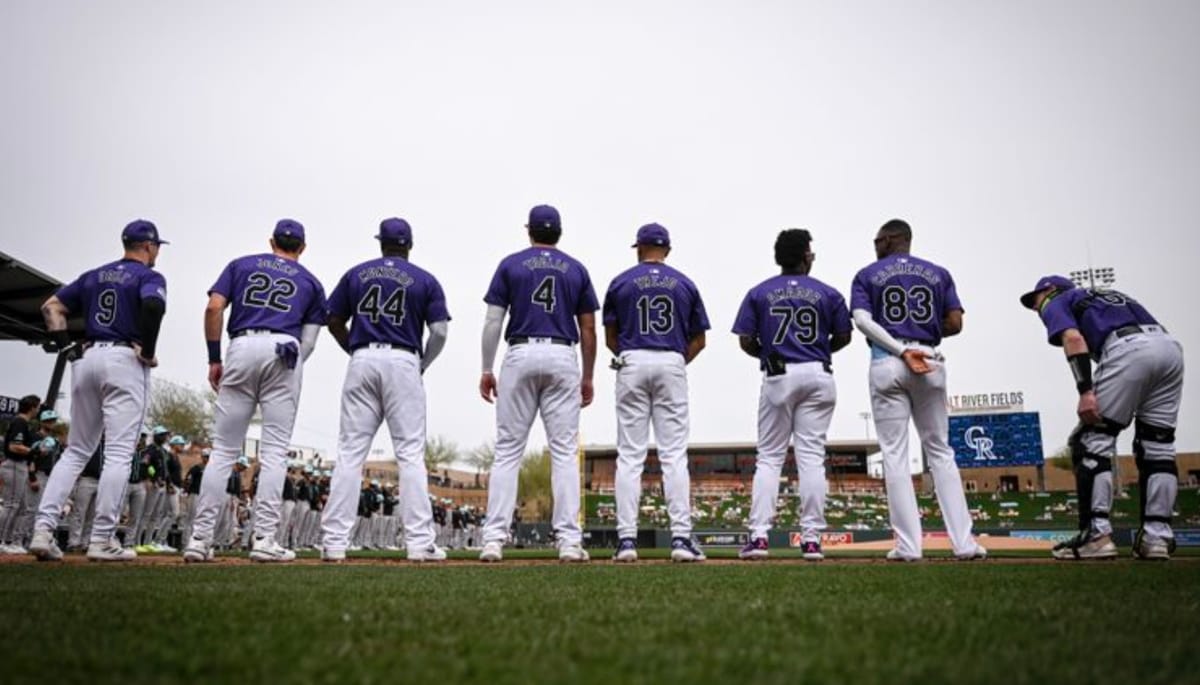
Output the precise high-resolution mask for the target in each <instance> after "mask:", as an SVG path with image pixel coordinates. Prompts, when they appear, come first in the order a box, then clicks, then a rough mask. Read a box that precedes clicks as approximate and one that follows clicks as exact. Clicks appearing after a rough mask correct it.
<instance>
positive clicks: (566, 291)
mask: <svg viewBox="0 0 1200 685" xmlns="http://www.w3.org/2000/svg"><path fill="white" fill-rule="evenodd" d="M483 299H484V302H487V303H488V304H490V305H495V306H500V307H506V308H508V315H509V320H508V326H507V328H506V329H505V333H504V337H505V338H506V339H512V338H514V337H548V338H557V339H559V340H565V341H568V342H572V343H575V342H579V326H578V324H577V323H576V319H575V317H576V316H578V315H580V314H585V313H591V312H594V311H595V310H596V309H597V303H596V293H595V290H594V289H593V287H592V281H591V276H590V275H589V274H588V272H587V269H586V268H585V267H584V266H583V264H581V263H580V262H579V261H578V260H576V259H575V258H573V257H571V256H570V255H568V254H567V253H565V252H563V251H562V250H559V249H556V248H548V247H529V248H527V249H524V250H521V251H520V252H516V253H513V254H511V255H509V256H507V257H505V258H504V259H503V260H502V261H501V262H500V266H499V267H497V269H496V273H495V275H494V276H493V277H492V282H491V285H490V286H489V287H488V292H487V294H486V295H485V296H484V298H483Z"/></svg>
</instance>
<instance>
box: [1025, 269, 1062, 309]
mask: <svg viewBox="0 0 1200 685" xmlns="http://www.w3.org/2000/svg"><path fill="white" fill-rule="evenodd" d="M1074 287H1075V281H1072V280H1071V279H1069V278H1067V277H1066V276H1042V277H1041V278H1039V279H1038V282H1037V285H1035V286H1033V290H1030V291H1029V292H1027V293H1025V294H1024V295H1022V296H1021V304H1022V305H1024V306H1025V307H1027V308H1029V309H1033V300H1034V298H1035V297H1036V296H1037V294H1038V293H1040V292H1042V291H1043V290H1046V289H1048V288H1054V289H1055V290H1071V289H1072V288H1074Z"/></svg>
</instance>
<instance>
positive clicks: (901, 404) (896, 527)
mask: <svg viewBox="0 0 1200 685" xmlns="http://www.w3.org/2000/svg"><path fill="white" fill-rule="evenodd" d="M911 246H912V229H911V228H910V227H909V225H908V224H907V223H905V222H904V221H901V220H899V219H893V220H891V221H889V222H887V223H886V224H884V225H883V226H882V227H881V228H880V229H879V232H878V233H877V234H876V235H875V255H876V257H878V261H876V262H875V263H874V264H871V265H870V266H868V267H866V268H864V269H862V270H861V271H859V272H858V274H857V275H856V276H855V277H854V284H853V285H852V286H851V290H850V309H851V312H852V315H853V317H854V324H855V325H856V326H857V327H858V329H859V330H860V331H862V332H863V334H864V335H866V336H867V339H868V340H869V342H870V345H871V372H870V387H871V412H872V413H873V414H874V416H875V431H876V433H877V434H878V436H879V448H880V450H881V451H882V452H883V475H884V480H885V482H886V485H887V495H888V512H889V514H890V516H891V524H892V530H893V532H894V535H895V541H896V546H895V548H893V549H892V550H891V551H890V552H888V559H890V560H893V561H915V560H917V559H920V558H921V518H920V514H919V513H918V512H917V498H916V493H915V492H914V490H913V484H912V475H911V473H910V471H909V466H908V421H909V418H910V417H911V418H912V420H913V423H915V424H916V427H917V434H918V435H919V436H920V438H921V446H922V448H923V449H924V452H925V458H926V460H927V464H928V467H929V472H930V473H931V474H932V475H933V486H934V489H935V490H936V491H937V498H938V505H939V506H940V507H941V510H942V518H943V520H944V521H945V523H946V531H947V533H948V534H949V537H950V543H951V545H952V547H953V549H954V555H955V557H957V558H958V559H962V560H970V559H982V558H985V557H986V556H987V551H986V550H985V549H984V548H983V547H982V546H980V545H979V543H977V542H976V541H975V536H974V535H973V534H972V532H971V528H972V522H971V513H970V511H969V510H968V509H967V501H966V496H965V495H964V494H963V487H962V480H961V479H960V477H959V474H958V466H957V465H956V464H955V463H954V450H953V449H951V447H950V445H949V443H948V441H947V438H948V434H949V430H950V428H949V418H948V416H947V410H946V368H945V365H944V363H943V360H942V356H941V354H939V353H938V351H937V346H938V344H940V343H941V341H942V338H943V337H945V336H950V335H958V333H959V332H960V331H962V313H963V307H962V303H961V302H959V300H958V293H957V292H956V290H955V288H954V279H953V278H951V276H950V272H949V271H947V270H946V269H944V268H942V267H940V266H938V265H937V264H933V263H932V262H927V261H925V260H923V259H919V258H917V257H914V256H912V255H911V254H909V249H910V248H911Z"/></svg>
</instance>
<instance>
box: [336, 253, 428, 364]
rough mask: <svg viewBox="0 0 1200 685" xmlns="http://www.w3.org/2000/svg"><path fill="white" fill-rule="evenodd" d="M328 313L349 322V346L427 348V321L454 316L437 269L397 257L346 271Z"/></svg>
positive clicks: (380, 259)
mask: <svg viewBox="0 0 1200 685" xmlns="http://www.w3.org/2000/svg"><path fill="white" fill-rule="evenodd" d="M329 313H330V314H331V315H333V316H336V317H338V318H341V319H345V320H347V321H349V322H350V349H351V350H355V349H358V348H360V347H363V346H365V345H367V344H370V343H389V344H392V345H403V346H405V347H411V348H413V349H414V350H424V349H425V348H424V346H423V345H422V341H423V340H424V335H425V324H426V323H435V322H437V321H449V320H450V312H448V311H447V310H446V295H445V293H443V292H442V286H441V284H440V283H438V281H437V279H436V278H434V277H433V274H430V273H429V272H428V271H425V270H424V269H422V268H420V267H417V266H415V265H413V264H411V263H409V262H408V261H406V260H404V259H399V258H396V257H380V258H378V259H372V260H370V261H367V262H363V263H362V264H359V265H358V266H356V267H354V268H352V269H350V270H349V271H347V272H346V275H344V276H342V280H340V281H338V284H337V287H335V288H334V289H333V293H331V294H330V295H329Z"/></svg>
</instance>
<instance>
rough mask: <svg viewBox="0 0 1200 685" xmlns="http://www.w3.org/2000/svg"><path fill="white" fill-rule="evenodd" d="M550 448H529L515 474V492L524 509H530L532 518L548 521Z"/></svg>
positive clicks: (550, 491) (551, 490) (549, 506)
mask: <svg viewBox="0 0 1200 685" xmlns="http://www.w3.org/2000/svg"><path fill="white" fill-rule="evenodd" d="M550 465H551V462H550V450H548V449H544V450H540V451H539V450H530V451H528V452H526V453H525V457H524V458H523V459H522V460H521V471H520V473H519V474H518V476H517V492H518V494H519V495H520V498H521V500H522V501H523V502H525V506H526V510H527V511H532V512H533V514H534V520H536V521H548V520H549V519H550V511H551V505H550V502H551V493H552V492H553V488H552V487H551V475H550V473H551V472H550Z"/></svg>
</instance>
